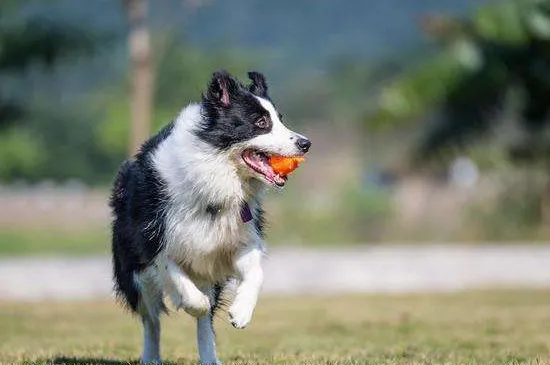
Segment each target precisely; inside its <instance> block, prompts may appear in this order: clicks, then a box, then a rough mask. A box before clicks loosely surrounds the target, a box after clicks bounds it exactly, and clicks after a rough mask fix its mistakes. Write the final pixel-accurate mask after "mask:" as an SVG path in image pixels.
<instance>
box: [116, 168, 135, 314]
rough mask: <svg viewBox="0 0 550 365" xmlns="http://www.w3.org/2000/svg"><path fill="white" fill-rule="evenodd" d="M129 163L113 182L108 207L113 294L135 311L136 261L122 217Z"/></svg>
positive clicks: (126, 198) (125, 199)
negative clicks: (110, 217) (110, 221)
mask: <svg viewBox="0 0 550 365" xmlns="http://www.w3.org/2000/svg"><path fill="white" fill-rule="evenodd" d="M132 164H133V162H131V161H126V162H125V163H124V164H123V165H122V167H121V168H120V170H119V172H118V175H117V177H116V180H115V184H114V189H113V193H112V195H111V200H110V203H109V205H110V206H111V209H112V213H113V216H114V221H113V226H112V229H113V236H112V254H113V276H114V280H115V293H116V295H117V297H118V298H119V299H120V300H121V301H122V302H124V303H125V304H126V305H127V306H128V307H129V308H130V309H131V310H132V311H134V312H135V311H136V310H137V306H138V301H139V290H138V287H137V285H136V283H135V281H134V272H135V267H133V265H132V263H134V262H137V260H136V259H135V258H134V257H132V255H134V252H133V251H132V249H131V247H132V242H131V237H132V235H131V232H128V229H127V227H125V222H124V221H123V219H124V218H123V217H124V216H125V214H124V210H125V209H126V202H127V201H128V196H127V194H128V192H127V186H128V179H129V177H130V174H131V173H132Z"/></svg>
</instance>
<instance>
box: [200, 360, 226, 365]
mask: <svg viewBox="0 0 550 365" xmlns="http://www.w3.org/2000/svg"><path fill="white" fill-rule="evenodd" d="M200 364H201V365H222V362H221V361H220V360H214V361H202V360H201V361H200Z"/></svg>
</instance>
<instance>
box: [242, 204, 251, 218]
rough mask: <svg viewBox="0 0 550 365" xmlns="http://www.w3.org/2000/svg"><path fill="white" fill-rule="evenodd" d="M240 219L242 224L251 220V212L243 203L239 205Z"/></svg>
mask: <svg viewBox="0 0 550 365" xmlns="http://www.w3.org/2000/svg"><path fill="white" fill-rule="evenodd" d="M241 219H242V220H243V223H247V222H250V221H251V220H252V211H251V210H250V206H249V205H248V203H247V202H245V201H244V202H243V203H242V204H241Z"/></svg>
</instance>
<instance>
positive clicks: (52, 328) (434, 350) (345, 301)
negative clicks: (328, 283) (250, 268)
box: [0, 291, 550, 365]
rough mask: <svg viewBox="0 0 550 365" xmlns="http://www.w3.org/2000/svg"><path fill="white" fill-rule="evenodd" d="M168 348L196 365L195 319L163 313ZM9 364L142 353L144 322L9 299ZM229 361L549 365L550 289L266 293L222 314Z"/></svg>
mask: <svg viewBox="0 0 550 365" xmlns="http://www.w3.org/2000/svg"><path fill="white" fill-rule="evenodd" d="M163 322H164V327H163V328H164V332H163V336H162V337H163V342H162V345H163V349H162V350H163V356H164V359H165V360H166V361H167V363H169V364H196V358H197V357H196V356H197V355H196V350H195V337H194V326H193V322H192V321H191V319H190V318H189V317H187V316H186V315H183V314H179V313H178V314H171V315H170V318H167V317H165V318H164V321H163ZM0 328H1V331H0V363H1V364H30V363H36V364H71V365H76V364H78V365H81V364H109V365H119V364H127V363H128V362H132V361H135V360H136V358H137V356H138V354H139V351H140V337H141V333H140V329H139V326H138V322H137V320H135V319H133V318H132V317H131V316H129V315H126V314H125V313H124V312H123V311H122V310H121V309H120V308H118V307H117V306H115V305H114V304H113V303H111V302H99V303H89V302H86V303H79V304H75V303H63V304H56V303H35V304H18V303H3V304H0ZM217 329H218V331H217V332H218V348H219V353H220V357H221V359H222V361H224V363H226V364H377V365H379V364H448V365H454V364H549V363H550V291H506V292H502V291H499V292H468V293H462V294H434V295H376V296H375V295H368V296H367V295H361V296H345V297H336V296H334V297H300V298H297V297H292V298H280V297H279V298H273V297H264V298H262V299H261V301H260V303H259V307H258V310H257V313H256V316H255V320H254V322H253V324H252V326H251V327H249V328H248V329H245V330H241V331H239V330H235V329H233V328H232V327H230V326H229V325H228V324H227V322H226V321H225V313H221V314H220V316H219V318H218V320H217Z"/></svg>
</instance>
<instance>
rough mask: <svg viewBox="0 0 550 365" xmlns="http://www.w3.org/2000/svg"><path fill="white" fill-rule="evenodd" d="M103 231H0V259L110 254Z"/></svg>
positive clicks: (107, 237)
mask: <svg viewBox="0 0 550 365" xmlns="http://www.w3.org/2000/svg"><path fill="white" fill-rule="evenodd" d="M109 233H110V232H109V230H108V229H107V228H105V229H101V228H93V229H79V230H63V229H37V228H32V227H31V228H29V229H21V228H18V229H15V228H13V229H10V228H1V229H0V257H2V256H22V255H38V254H42V255H43V254H48V255H56V254H63V255H86V254H107V253H109V252H110V248H111V246H110V244H111V242H110V237H109Z"/></svg>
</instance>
